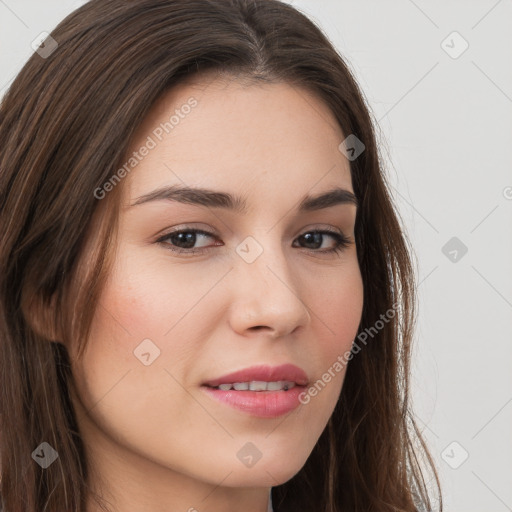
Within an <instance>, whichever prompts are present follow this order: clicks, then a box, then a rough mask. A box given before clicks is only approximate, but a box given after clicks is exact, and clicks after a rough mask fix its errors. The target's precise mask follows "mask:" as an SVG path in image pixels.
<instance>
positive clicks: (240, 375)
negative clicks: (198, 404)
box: [203, 364, 308, 388]
mask: <svg viewBox="0 0 512 512" xmlns="http://www.w3.org/2000/svg"><path fill="white" fill-rule="evenodd" d="M251 382H257V383H261V382H267V383H270V382H273V383H274V382H287V383H290V384H292V383H293V384H295V385H297V386H306V385H307V384H308V376H307V375H306V372H305V371H304V370H303V369H302V368H299V367H298V366H295V365H293V364H283V365H280V366H268V365H260V366H252V367H250V368H246V369H244V370H239V371H236V372H233V373H229V374H226V375H223V376H222V377H218V378H215V379H212V380H208V381H206V382H204V383H203V385H204V386H208V387H212V388H216V387H219V386H220V385H221V384H231V385H234V384H237V383H251ZM288 387H290V386H288Z"/></svg>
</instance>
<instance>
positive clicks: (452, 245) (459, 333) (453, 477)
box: [0, 0, 512, 512]
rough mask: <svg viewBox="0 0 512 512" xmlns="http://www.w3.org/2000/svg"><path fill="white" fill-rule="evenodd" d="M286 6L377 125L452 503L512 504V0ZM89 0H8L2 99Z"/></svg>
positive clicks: (416, 365)
mask: <svg viewBox="0 0 512 512" xmlns="http://www.w3.org/2000/svg"><path fill="white" fill-rule="evenodd" d="M287 1H288V3H290V4H292V5H294V6H295V7H297V8H298V9H300V10H302V11H303V12H304V13H306V14H307V15H308V16H309V17H310V18H311V19H312V20H313V21H314V22H316V23H317V24H318V25H319V26H320V27H321V28H322V29H323V30H324V32H325V33H326V34H327V36H328V37H329V39H330V40H331V41H332V42H333V43H334V45H335V46H336V47H337V49H338V50H339V52H340V53H341V55H342V56H343V57H344V59H345V61H346V62H347V64H348V65H349V67H350V69H351V70H352V71H353V73H354V74H355V76H356V79H357V80H358V82H359V84H360V86H361V88H362V90H363V92H364V94H365V97H366V99H367V102H368V106H369V108H370V110H371V113H372V116H373V117H374V119H375V123H376V125H378V128H377V134H378V138H379V144H380V145H381V148H382V152H383V156H384V159H385V165H386V173H387V176H388V179H389V182H390V184H391V190H392V194H393V197H394V199H395V201H396V204H397V206H398V208H399V211H400V215H401V217H402V219H403V223H404V228H405V230H406V232H407V235H408V236H409V238H410V240H411V243H412V246H413V247H414V252H415V255H416V258H417V262H418V267H417V268H418V271H417V273H418V284H419V288H418V292H419V295H418V298H419V317H418V324H417V330H416V339H415V349H414V358H413V367H412V373H413V378H412V386H413V388H412V394H413V404H414V407H415V415H416V419H417V421H418V424H419V426H420V427H421V429H422V430H423V433H424V435H425V437H426V438H427V441H428V443H429V445H430V447H431V451H432V454H433V456H434V458H435V460H436V463H437V465H438V468H439V471H440V475H441V479H442V483H443V491H444V500H445V510H446V511H447V512H505V511H507V510H509V511H512V485H511V484H512V429H511V426H512V377H511V374H512V345H511V339H512V336H511V335H512V321H511V320H512V265H511V262H512V65H511V63H512V30H510V23H511V21H512V1H511V0H508V1H507V0H499V1H496V0H478V1H468V0H466V1H440V0H435V1H433V0H432V1H426V0H415V1H413V0H392V1H385V0H381V1H376V0H373V1H370V0H357V1H356V0H316V1H315V0H287ZM83 3H84V2H80V1H75V2H74V1H64V0H51V1H49V0H30V1H29V0H0V95H2V94H3V93H4V92H5V90H6V89H7V87H8V86H9V84H10V83H11V81H12V79H13V78H14V76H15V74H16V73H17V72H18V71H19V70H20V69H21V67H22V65H23V63H24V62H25V61H26V60H27V59H28V58H29V56H30V55H31V53H32V52H33V50H32V48H31V43H32V41H34V39H36V38H37V36H39V34H41V33H42V32H45V31H46V32H50V31H51V30H52V29H53V28H54V27H55V26H56V25H57V23H58V22H59V21H61V20H62V19H63V18H64V17H65V16H66V15H67V14H69V13H70V12H71V11H72V10H74V9H75V8H77V7H79V6H80V5H81V4H83ZM34 87H37V84H34ZM0 151H1V149H0ZM383 392H384V391H383ZM350 512H354V511H350Z"/></svg>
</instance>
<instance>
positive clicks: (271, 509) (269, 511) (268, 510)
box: [267, 487, 274, 512]
mask: <svg viewBox="0 0 512 512" xmlns="http://www.w3.org/2000/svg"><path fill="white" fill-rule="evenodd" d="M267 512H274V509H273V508H272V487H271V488H270V492H269V493H268V508H267Z"/></svg>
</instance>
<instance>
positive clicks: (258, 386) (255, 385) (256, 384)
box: [249, 380, 267, 391]
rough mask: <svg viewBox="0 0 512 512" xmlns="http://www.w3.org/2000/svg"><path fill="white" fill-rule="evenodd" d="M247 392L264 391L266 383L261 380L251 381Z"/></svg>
mask: <svg viewBox="0 0 512 512" xmlns="http://www.w3.org/2000/svg"><path fill="white" fill-rule="evenodd" d="M249 390H250V391H266V390H267V383H266V382H263V381H261V380H253V381H251V383H250V384H249Z"/></svg>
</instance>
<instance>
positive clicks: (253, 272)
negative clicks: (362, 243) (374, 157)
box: [70, 78, 363, 512]
mask: <svg viewBox="0 0 512 512" xmlns="http://www.w3.org/2000/svg"><path fill="white" fill-rule="evenodd" d="M191 97H194V98H195V99H197V105H196V106H195V107H194V108H192V109H191V110H190V112H189V113H188V114H186V115H184V116H183V117H180V120H179V124H177V125H176V126H175V127H174V128H173V129H172V132H170V133H169V134H164V136H163V137H162V140H161V141H159V140H158V139H157V138H156V137H155V136H154V135H153V136H152V137H153V139H154V140H155V141H156V142H157V144H156V147H154V148H152V149H151V150H150V151H149V152H148V154H147V155H146V156H145V157H144V158H143V159H142V160H141V161H140V163H139V164H138V165H137V166H136V167H135V168H134V169H133V170H132V171H131V173H130V174H129V175H128V176H126V177H125V178H124V181H123V183H122V185H117V186H123V187H124V188H123V199H122V210H121V216H120V225H119V238H118V246H117V255H116V259H115V263H114V267H113V270H112V272H111V274H110V276H109V280H108V283H107V285H106V287H105V289H104V290H103V292H102V295H101V298H100V305H99V307H98V308H97V311H96V315H95V318H94V322H93V327H92V331H91V336H90V338H89V340H88V345H87V349H86V352H85V355H84V357H83V359H81V360H76V359H75V358H74V357H73V347H71V350H70V351H71V354H72V361H73V374H74V377H75V379H76V385H77V390H78V396H74V402H75V406H76V409H77V416H78V421H79V425H80V430H81V433H82V436H83V439H84V442H85V445H86V449H87V451H88V455H89V457H90V461H91V469H92V471H93V473H92V483H93V486H94V487H95V488H96V489H97V490H101V492H103V494H104V496H105V498H106V499H107V500H108V501H109V503H110V504H111V506H112V510H113V511H115V512H133V511H144V512H187V511H189V512H193V511H198V512H229V511H233V512H234V511H240V510H244V511H246V512H266V511H267V506H268V496H269V491H270V489H271V487H272V486H276V485H279V484H282V483H284V482H286V481H288V480H289V479H290V478H292V477H293V476H294V475H295V474H296V473H297V472H298V471H299V470H300V469H301V467H302V466H303V465H304V463H305V462H306V459H307V458H308V456H309V455H310V453H311V451H312V450H313V447H314V446H315V443H316V442H317V440H318V438H319V437H320V435H321V433H322V431H323V430H324V428H325V426H326V424H327V422H328V420H329V417H330V416H331V414H332V411H333V409H334V407H335V404H336V402H337V400H338V397H339V394H340V391H341V388H342V385H343V379H344V376H345V369H344V370H343V371H341V372H339V373H337V375H336V377H335V378H333V379H332V380H331V382H329V384H328V385H327V386H325V388H324V389H323V390H322V391H321V392H319V393H318V395H317V396H315V397H314V398H311V400H310V401H309V403H307V404H300V405H299V406H298V407H297V408H296V409H294V410H293V411H292V412H291V413H288V414H286V415H281V416H279V417H273V418H261V417H256V416H253V415H251V414H249V413H247V412H244V411H240V410H237V409H234V408H233V407H231V406H229V405H226V404H224V403H220V402H219V401H217V400H215V399H213V398H211V397H210V396H209V395H208V394H207V393H205V391H204V389H203V388H202V387H201V384H202V383H204V382H205V381H206V380H208V379H213V378H215V377H218V376H221V375H224V374H226V373H230V372H233V371H236V370H240V369H243V368H247V367H250V366H253V365H256V364H269V365H279V364H284V363H292V364H294V365H297V366H299V367H301V368H302V369H304V371H305V372H306V374H307V376H308V379H309V382H311V383H314V382H316V381H317V380H318V379H320V378H321V377H322V374H324V372H326V371H327V369H328V368H329V367H332V365H333V363H334V362H335V361H336V359H337V358H338V356H339V355H340V354H343V353H344V352H345V351H347V350H350V348H351V346H352V342H353V340H354V337H355V336H356V334H357V328H358V325H359V321H360V318H361V313H362V307H363V284H362V278H361V274H360V269H359V265H358V261H357V249H356V245H355V241H354V223H355V218H356V206H355V205H354V204H351V203H341V204H336V205H334V206H331V207H329V208H325V209H321V210H318V211H311V212H306V213H299V212H298V211H297V206H298V205H299V203H300V201H301V200H302V199H303V198H304V196H306V195H318V194H320V193H323V192H326V191H329V190H331V189H332V188H334V187H338V188H342V189H346V190H348V191H351V192H354V191H353V188H352V182H351V176H350V170H349V162H348V161H347V159H346V157H345V156H344V155H343V154H342V153H341V152H340V151H339V150H338V145H339V144H340V143H341V141H342V140H344V138H345V136H346V135H344V134H343V133H342V132H341V130H340V128H339V126H338V124H337V122H336V120H335V118H334V117H333V115H332V113H331V112H330V110H329V109H328V108H327V106H326V105H324V104H323V103H322V102H321V101H320V100H319V99H317V98H316V97H314V96H312V95H311V94H309V93H308V92H306V91H305V90H302V89H297V88H295V87H291V86H290V85H287V84H284V83H280V84H265V85H247V84H242V83H241V82H239V81H236V80H223V79H220V78H219V79H216V80H214V81H211V80H210V81H202V82H191V83H187V84H182V85H180V86H178V87H175V88H173V89H172V91H170V92H169V93H167V94H166V95H165V97H163V98H162V99H161V100H160V101H159V102H158V103H157V104H156V105H155V106H154V108H153V109H152V111H151V112H150V114H149V115H148V117H147V118H146V119H144V121H143V123H142V124H141V126H140V127H139V129H138V131H137V137H136V138H135V140H134V143H133V151H136V150H138V148H140V147H141V146H142V145H143V144H144V142H145V141H147V137H148V136H151V134H152V133H153V130H154V129H155V128H156V127H158V126H159V125H160V123H162V122H165V121H168V120H169V116H170V115H171V114H172V112H173V111H174V110H175V109H176V108H180V106H181V105H183V104H185V103H187V100H188V99H189V98H191ZM187 111H188V109H187ZM166 185H182V186H183V185H186V186H190V187H202V188H208V189H214V190H216V191H223V192H229V193H231V194H234V195H240V196H241V197H243V198H244V199H245V200H246V202H247V207H248V210H247V212H246V213H245V214H241V213H238V212H235V211H229V210H227V209H222V208H213V207H211V208H208V207H206V206H201V205H194V204H183V203H179V202H176V201H169V200H167V201H166V200H158V201H150V202H145V203H142V204H138V205H135V206H131V205H132V204H133V203H134V202H136V201H137V199H138V198H140V197H142V196H144V195H145V194H148V193H150V192H152V191H154V190H156V189H158V188H160V187H162V186H166ZM178 228H179V230H182V231H185V232H187V233H190V229H191V228H195V229H200V230H204V231H207V232H210V233H213V236H205V235H196V238H195V245H193V247H194V248H195V249H197V250H198V251H200V252H197V253H195V254H194V253H189V254H185V253H181V254H180V253H174V252H173V251H172V250H171V248H172V247H174V248H182V249H184V250H190V249H185V248H186V247H190V246H187V245H185V244H184V241H186V240H189V239H191V240H194V239H193V238H190V237H193V235H188V236H189V239H187V238H182V239H179V238H178V237H176V236H175V237H174V238H173V239H168V240H166V241H164V242H160V243H159V242H157V240H158V239H160V238H161V237H163V236H164V235H166V234H169V232H170V231H171V230H173V229H178ZM323 229H331V230H334V231H335V232H341V233H343V234H344V235H345V236H346V237H347V238H348V239H349V240H350V243H349V244H348V245H347V246H346V247H342V248H341V250H340V252H331V253H327V252H325V251H327V250H328V249H332V248H334V247H335V246H336V245H337V239H336V238H335V237H333V236H332V235H329V234H323V235H319V236H318V238H317V240H318V242H316V241H315V239H314V238H313V240H310V241H309V242H308V241H307V240H304V238H303V237H302V235H304V234H306V233H311V232H314V231H315V230H316V231H321V230H323ZM182 236H183V235H182ZM185 236H186V235H185ZM247 237H252V239H250V240H251V241H250V243H249V245H247V246H245V245H244V247H247V248H248V249H247V250H248V251H249V253H250V252H251V251H254V250H257V247H258V246H259V247H260V248H261V249H262V252H261V254H259V256H258V257H257V258H256V259H255V260H254V261H253V262H251V263H248V262H247V261H246V260H244V258H243V257H241V255H240V254H241V253H239V252H237V251H236V249H237V247H238V246H239V245H240V244H241V243H242V242H244V241H245V242H247V240H246V239H247ZM252 240H254V241H256V242H257V244H258V245H255V244H254V242H253V241H252ZM178 242H181V245H176V244H178ZM313 242H315V244H316V245H315V244H313ZM173 244H175V245H173ZM251 244H253V245H251ZM206 247H208V249H205V248H206ZM147 339H149V340H151V343H153V344H154V346H155V347H158V350H159V351H160V353H159V355H158V357H155V354H156V349H155V348H154V347H153V345H151V344H147V345H145V347H146V348H145V350H144V353H145V354H148V353H149V354H150V355H149V356H148V355H145V356H144V358H146V360H148V359H150V360H152V362H151V363H150V364H147V365H146V364H143V362H142V361H141V359H140V358H139V357H136V355H135V354H134V351H135V352H137V347H139V346H140V344H141V342H142V341H143V340H147ZM146 343H147V342H146ZM139 352H140V351H139ZM139 355H140V354H139ZM153 358H154V359H153ZM247 443H252V444H253V445H254V446H256V447H257V449H258V451H259V452H260V453H261V458H260V459H259V460H258V461H257V462H256V463H255V464H254V465H252V467H248V466H247V465H246V464H245V463H244V462H243V461H242V460H241V458H240V456H238V455H237V454H238V453H239V451H240V450H241V449H242V448H243V447H244V446H245V445H246V444H247ZM97 510H100V509H99V508H97V505H96V504H95V502H94V501H93V500H92V499H91V500H90V502H89V503H88V512H96V511H97Z"/></svg>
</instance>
